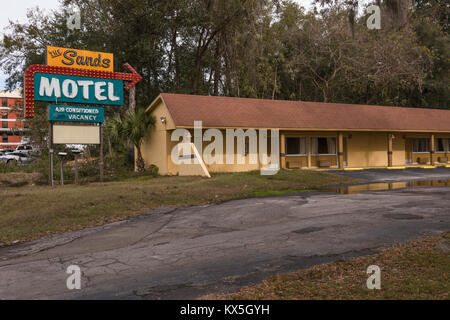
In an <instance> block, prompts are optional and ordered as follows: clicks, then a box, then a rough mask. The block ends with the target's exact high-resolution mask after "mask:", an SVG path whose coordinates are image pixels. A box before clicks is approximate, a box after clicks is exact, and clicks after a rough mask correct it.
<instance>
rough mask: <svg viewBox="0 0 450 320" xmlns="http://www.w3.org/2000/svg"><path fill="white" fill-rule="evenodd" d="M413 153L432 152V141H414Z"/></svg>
mask: <svg viewBox="0 0 450 320" xmlns="http://www.w3.org/2000/svg"><path fill="white" fill-rule="evenodd" d="M413 152H418V153H419V152H430V139H427V138H420V139H414V140H413Z"/></svg>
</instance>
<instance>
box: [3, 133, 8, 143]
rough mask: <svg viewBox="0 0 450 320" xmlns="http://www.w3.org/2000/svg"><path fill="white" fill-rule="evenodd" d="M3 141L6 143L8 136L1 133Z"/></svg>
mask: <svg viewBox="0 0 450 320" xmlns="http://www.w3.org/2000/svg"><path fill="white" fill-rule="evenodd" d="M3 143H8V136H7V135H6V134H4V135H3Z"/></svg>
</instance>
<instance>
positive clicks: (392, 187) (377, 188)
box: [323, 179, 450, 194]
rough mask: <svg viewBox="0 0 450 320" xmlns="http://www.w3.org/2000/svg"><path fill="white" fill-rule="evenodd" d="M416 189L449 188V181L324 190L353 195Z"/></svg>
mask: <svg viewBox="0 0 450 320" xmlns="http://www.w3.org/2000/svg"><path fill="white" fill-rule="evenodd" d="M416 187H450V179H446V180H420V181H400V182H379V183H369V184H358V185H353V186H343V187H336V188H331V189H325V190H323V191H325V192H335V193H339V194H354V193H360V192H363V191H385V190H396V189H405V188H416Z"/></svg>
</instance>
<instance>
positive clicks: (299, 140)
mask: <svg viewBox="0 0 450 320" xmlns="http://www.w3.org/2000/svg"><path fill="white" fill-rule="evenodd" d="M286 154H288V155H298V154H306V138H304V137H286Z"/></svg>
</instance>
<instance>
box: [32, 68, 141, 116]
mask: <svg viewBox="0 0 450 320" xmlns="http://www.w3.org/2000/svg"><path fill="white" fill-rule="evenodd" d="M124 67H125V68H127V69H128V70H130V71H131V73H122V72H109V71H98V70H84V69H75V68H68V67H53V66H44V65H38V64H34V65H31V66H29V67H28V68H27V70H26V71H25V80H24V87H25V117H26V118H33V117H34V74H35V73H47V74H61V75H66V76H78V77H90V78H101V79H113V80H123V81H128V82H130V84H129V85H127V86H126V87H125V89H126V90H130V89H131V88H132V87H133V86H134V85H136V83H138V82H139V81H141V80H142V76H141V75H140V74H139V73H137V72H136V70H134V69H133V67H132V66H130V65H129V64H128V63H125V64H124Z"/></svg>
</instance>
